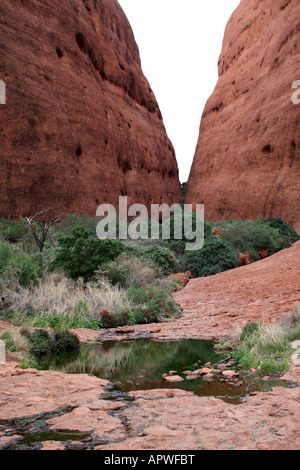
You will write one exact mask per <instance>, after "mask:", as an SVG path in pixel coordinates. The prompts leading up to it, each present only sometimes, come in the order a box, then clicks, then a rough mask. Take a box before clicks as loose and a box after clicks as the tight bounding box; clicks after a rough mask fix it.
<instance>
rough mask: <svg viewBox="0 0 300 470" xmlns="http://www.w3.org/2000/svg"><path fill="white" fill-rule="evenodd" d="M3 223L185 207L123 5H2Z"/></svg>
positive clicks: (73, 0)
mask: <svg viewBox="0 0 300 470" xmlns="http://www.w3.org/2000/svg"><path fill="white" fill-rule="evenodd" d="M0 29H1V34H0V80H2V81H3V82H4V83H5V85H6V89H7V100H6V105H5V106H1V107H0V115H1V118H0V119H1V125H0V142H1V147H0V148H1V153H0V156H1V159H0V216H1V217H9V218H10V217H12V218H14V217H19V216H20V215H32V214H34V213H36V212H38V211H40V210H42V209H45V208H48V207H53V208H55V209H57V210H58V211H59V212H60V213H62V214H66V213H69V212H77V213H87V214H89V215H91V216H94V215H95V214H96V208H97V206H98V205H99V204H101V203H105V202H108V203H111V204H114V205H116V204H117V202H118V197H119V196H121V195H128V202H129V204H131V203H134V202H139V203H144V204H146V205H149V204H151V203H161V202H165V203H169V204H170V203H173V202H178V201H180V198H181V192H180V183H179V179H178V168H177V163H176V158H175V152H174V149H173V146H172V143H171V142H170V140H169V138H168V136H167V134H166V131H165V128H164V124H163V120H162V115H161V113H160V109H159V106H158V104H157V102H156V99H155V96H154V94H153V92H152V90H151V88H150V85H149V83H148V81H147V79H146V78H145V76H144V75H143V72H142V68H141V61H140V56H139V50H138V46H137V44H136V42H135V39H134V35H133V32H132V30H131V27H130V24H129V22H128V20H127V18H126V16H125V14H124V13H123V11H122V9H121V7H120V5H119V3H118V2H117V1H116V0H66V1H64V2H60V1H58V0H45V1H43V2H38V1H35V0H22V1H20V0H18V1H17V2H16V1H13V0H2V1H1V4H0Z"/></svg>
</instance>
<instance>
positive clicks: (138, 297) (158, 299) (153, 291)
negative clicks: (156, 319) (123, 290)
mask: <svg viewBox="0 0 300 470" xmlns="http://www.w3.org/2000/svg"><path fill="white" fill-rule="evenodd" d="M128 298H129V300H131V301H132V302H133V303H134V304H135V305H138V306H144V307H145V309H146V310H148V311H149V312H153V313H154V314H156V315H165V314H171V313H175V312H176V311H177V308H176V305H175V302H174V300H173V298H172V297H171V296H170V294H169V292H167V291H166V290H165V289H162V288H160V287H148V288H142V287H130V289H128Z"/></svg>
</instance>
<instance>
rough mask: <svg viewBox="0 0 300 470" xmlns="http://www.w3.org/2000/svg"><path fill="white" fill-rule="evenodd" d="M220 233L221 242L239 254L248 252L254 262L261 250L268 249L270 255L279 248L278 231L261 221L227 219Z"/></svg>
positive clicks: (279, 237) (279, 238)
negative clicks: (227, 244) (223, 241)
mask: <svg viewBox="0 0 300 470" xmlns="http://www.w3.org/2000/svg"><path fill="white" fill-rule="evenodd" d="M220 225H221V224H220ZM222 231H223V234H222V239H223V240H225V241H226V242H227V243H229V244H230V245H231V246H232V247H233V248H235V249H236V250H238V251H239V252H242V253H244V252H245V251H248V252H249V253H250V254H251V256H252V257H253V258H254V259H255V260H258V259H259V251H260V250H261V249H268V250H269V254H270V255H271V254H274V253H275V252H276V251H278V250H279V249H280V246H281V236H280V233H279V231H278V230H276V229H274V228H272V227H271V226H270V225H269V224H266V223H264V222H263V221H262V220H261V219H259V220H256V221H253V220H232V219H229V220H228V221H227V222H226V223H225V224H224V225H223V227H222Z"/></svg>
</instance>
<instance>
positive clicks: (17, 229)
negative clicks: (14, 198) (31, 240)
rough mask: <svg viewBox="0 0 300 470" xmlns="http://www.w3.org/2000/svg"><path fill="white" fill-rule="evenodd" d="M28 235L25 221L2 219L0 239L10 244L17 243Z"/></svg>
mask: <svg viewBox="0 0 300 470" xmlns="http://www.w3.org/2000/svg"><path fill="white" fill-rule="evenodd" d="M27 235H28V230H27V226H26V224H25V222H24V221H23V220H7V219H0V238H2V239H3V240H6V241H8V242H9V243H17V242H19V241H21V240H22V239H24V238H25V237H26V236H27Z"/></svg>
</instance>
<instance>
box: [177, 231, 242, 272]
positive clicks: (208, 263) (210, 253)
mask: <svg viewBox="0 0 300 470" xmlns="http://www.w3.org/2000/svg"><path fill="white" fill-rule="evenodd" d="M238 259H239V257H238V253H237V251H236V250H235V249H234V248H233V247H232V246H230V245H229V243H226V242H225V241H224V240H222V239H218V238H215V239H213V238H209V239H208V240H207V241H206V242H205V244H204V247H203V248H202V250H198V251H189V252H186V254H185V255H184V262H185V264H186V267H187V268H188V269H189V270H190V271H191V273H192V274H193V275H194V276H196V277H205V276H212V275H214V274H217V273H220V272H222V271H226V270H228V269H233V268H235V267H236V266H237V265H238Z"/></svg>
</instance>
